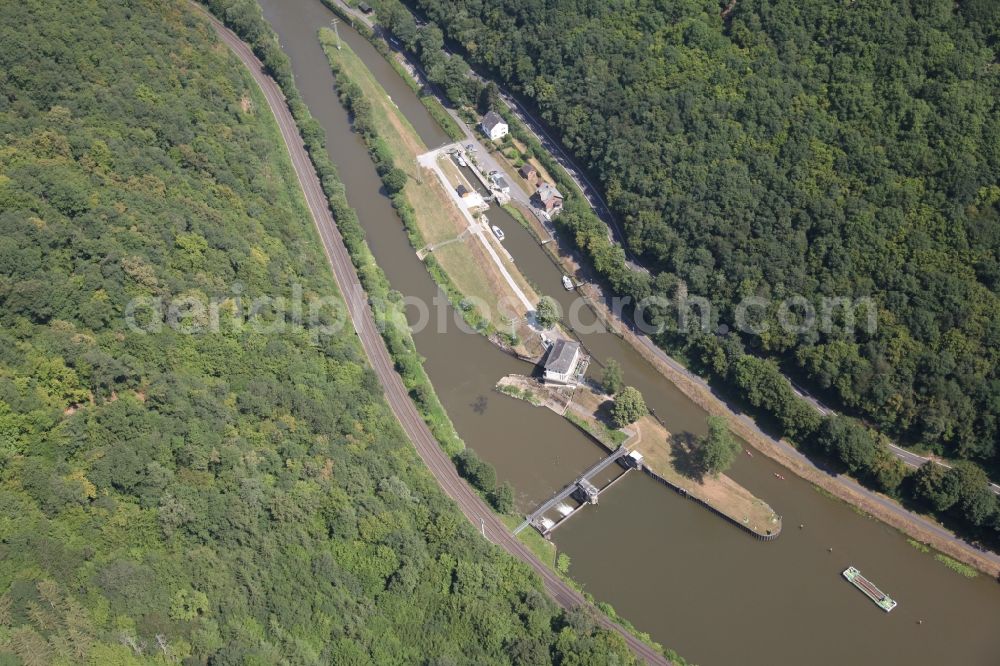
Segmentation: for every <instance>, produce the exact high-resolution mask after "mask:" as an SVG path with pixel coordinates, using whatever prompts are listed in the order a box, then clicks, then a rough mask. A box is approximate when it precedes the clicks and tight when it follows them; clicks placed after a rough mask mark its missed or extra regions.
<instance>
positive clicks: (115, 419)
mask: <svg viewBox="0 0 1000 666" xmlns="http://www.w3.org/2000/svg"><path fill="white" fill-rule="evenodd" d="M213 4H214V5H215V8H216V9H217V10H219V11H220V14H222V15H224V16H227V18H228V19H229V20H230V22H231V23H233V24H235V25H237V26H242V30H243V32H245V33H247V34H251V35H252V33H254V31H256V33H257V34H258V35H260V39H261V41H262V42H265V43H271V42H273V40H272V39H271V38H270V37H268V33H267V32H266V30H265V27H266V24H264V23H263V21H262V20H261V18H260V16H259V9H258V8H257V6H256V4H255V3H253V2H251V1H249V0H239V1H237V2H229V3H226V2H215V3H213ZM273 43H274V44H275V45H276V42H273ZM273 48H277V47H276V46H273ZM270 53H271V55H270V56H268V57H267V58H265V59H266V60H268V62H271V63H279V64H280V62H281V60H280V58H279V57H278V56H277V55H275V53H280V52H270ZM274 71H275V73H276V75H278V76H279V77H281V76H282V72H283V71H284V70H281V69H280V68H275V70H274ZM286 73H287V72H286ZM286 83H287V79H286ZM0 136H3V137H4V139H3V144H4V145H3V148H2V149H0V503H2V504H3V506H4V511H3V515H4V517H5V519H4V521H3V526H2V529H0V531H2V540H0V661H2V662H3V663H26V664H31V663H37V664H42V663H99V664H130V663H139V662H140V661H141V662H142V663H178V662H181V661H184V662H186V663H216V664H235V663H259V664H275V663H295V664H329V663H335V664H342V663H422V662H438V663H456V662H466V661H474V662H481V663H524V662H523V657H524V656H525V655H528V656H530V657H531V659H533V660H534V662H533V663H550V662H556V663H596V662H605V663H606V662H618V663H631V659H632V658H631V655H630V653H629V652H628V651H627V650H626V648H625V646H624V643H623V641H621V639H620V637H618V636H616V635H614V634H611V633H609V632H605V631H603V630H601V629H598V628H597V627H596V626H595V624H594V622H593V620H592V619H591V618H589V617H588V616H586V614H580V613H563V612H561V611H559V610H558V609H557V608H556V607H555V606H554V605H553V604H552V602H551V601H549V600H548V599H547V598H546V597H545V596H544V594H543V591H542V587H541V584H540V582H539V581H538V579H537V577H536V576H534V575H533V574H532V573H531V571H530V570H529V569H528V568H527V567H526V566H524V565H523V564H521V563H518V562H516V561H515V560H513V559H512V558H511V557H509V556H508V555H506V554H504V553H503V552H501V551H500V550H499V549H498V548H496V547H494V546H492V545H491V544H489V543H488V542H486V541H485V540H483V539H482V538H481V537H480V536H479V535H478V533H477V532H476V530H475V528H473V526H471V525H469V524H468V523H467V521H466V520H465V519H464V518H463V517H462V516H461V514H460V513H459V512H458V511H457V509H456V508H455V507H454V505H453V504H452V503H451V502H449V501H448V500H447V499H446V498H445V497H444V495H443V494H442V492H441V491H440V489H439V488H438V487H437V485H436V483H435V482H434V480H433V479H432V477H431V476H430V475H429V474H428V473H427V471H426V470H425V469H424V468H423V466H422V465H421V464H420V461H419V459H418V457H417V456H416V454H415V452H414V451H413V449H412V447H411V446H410V445H409V443H408V442H407V441H406V439H405V437H404V435H403V433H402V431H401V429H400V428H399V426H398V424H397V423H396V421H395V420H394V418H393V416H392V414H391V412H390V410H389V409H388V407H387V406H386V404H385V402H384V400H383V398H382V392H381V390H380V388H379V386H378V382H377V380H376V377H375V375H374V373H373V372H372V371H371V370H370V368H369V367H368V366H367V363H366V360H365V357H364V355H363V354H362V351H361V349H360V346H359V344H358V342H357V340H356V338H355V336H354V334H353V332H352V331H351V330H350V327H349V326H348V327H347V328H345V329H343V330H340V331H337V332H334V333H329V332H321V331H318V330H315V329H314V328H313V327H312V326H311V323H310V322H304V321H297V320H295V318H294V317H289V320H288V321H286V322H284V323H285V324H287V325H285V326H283V327H280V332H278V333H275V332H272V330H271V329H265V328H259V327H254V326H250V325H247V324H246V322H245V321H243V318H242V317H241V314H240V313H242V312H244V310H241V309H240V308H241V307H243V305H246V304H247V303H249V301H250V300H251V299H253V298H256V297H260V296H270V297H275V298H276V297H284V298H287V299H292V298H294V297H295V294H296V293H297V290H299V289H301V291H302V293H304V294H306V295H315V296H326V297H329V301H330V304H331V307H334V308H343V304H342V302H341V301H340V300H339V296H338V295H337V292H336V288H335V284H334V283H333V280H332V277H331V276H330V273H329V269H328V266H327V263H326V261H325V258H324V256H323V253H322V251H321V246H320V244H319V241H318V238H317V235H316V232H315V230H314V229H313V226H312V223H311V221H310V217H309V215H308V212H307V210H306V208H305V205H304V202H303V200H302V196H301V193H300V191H299V188H298V185H297V182H296V179H295V177H294V175H293V173H292V170H291V166H290V163H289V161H288V157H287V155H286V153H285V151H284V147H283V144H282V141H281V139H280V136H279V135H278V132H277V127H276V126H275V124H274V121H273V119H272V118H271V116H270V114H269V113H268V112H267V108H266V105H265V103H264V100H263V98H262V97H261V96H260V93H259V91H258V90H257V89H256V87H255V86H254V85H253V83H252V81H251V79H250V77H249V74H248V73H247V72H246V71H245V70H244V68H243V67H242V66H241V65H240V64H239V63H238V61H237V60H236V59H235V58H234V57H232V56H231V55H230V54H229V52H228V50H227V49H226V48H225V47H224V46H223V45H221V44H220V43H219V42H218V40H217V39H216V38H215V36H214V32H213V31H212V30H211V29H210V28H209V27H208V25H207V23H206V22H205V21H204V20H203V19H202V18H200V17H199V16H197V15H196V14H195V13H194V12H193V11H192V9H191V7H190V6H189V5H188V4H187V3H186V2H180V1H174V0H171V1H167V2H160V1H155V2H154V1H152V0H135V1H133V2H126V3H120V2H87V3H55V2H45V1H42V0H25V1H24V2H7V3H0ZM179 297H183V298H190V299H193V301H195V302H200V301H207V300H210V299H213V298H218V299H219V300H220V302H221V305H220V308H219V322H218V326H217V330H211V329H208V330H203V331H202V332H200V333H193V332H185V331H186V330H189V331H190V330H191V329H185V328H184V327H183V326H180V325H178V326H170V325H167V323H166V322H163V321H161V322H160V324H161V325H153V324H156V320H157V318H158V317H159V316H160V314H161V313H154V312H152V311H151V309H150V308H146V309H145V310H144V312H145V314H144V316H145V317H147V320H146V323H147V324H150V325H149V326H145V327H144V328H142V329H139V328H136V327H134V326H130V325H129V324H128V322H127V317H126V313H127V309H128V305H129V303H130V302H134V301H135V299H145V302H147V303H149V302H155V299H164V302H168V301H172V300H173V299H175V298H179ZM241 303H242V304H243V305H241ZM152 310H155V308H152ZM186 312H187V314H186V315H184V316H183V317H182V320H183V321H182V322H181V323H184V322H187V323H191V320H192V319H194V320H198V319H199V315H198V314H197V312H196V310H194V309H190V308H189V309H188V310H186ZM154 314H156V316H154ZM273 323H279V322H273ZM278 328H279V327H277V326H276V327H275V328H274V330H277V329H278ZM497 492H499V496H498V497H497V499H496V502H497V503H498V504H501V505H502V504H505V503H509V500H510V496H509V493H508V492H507V491H503V490H500V491H497Z"/></svg>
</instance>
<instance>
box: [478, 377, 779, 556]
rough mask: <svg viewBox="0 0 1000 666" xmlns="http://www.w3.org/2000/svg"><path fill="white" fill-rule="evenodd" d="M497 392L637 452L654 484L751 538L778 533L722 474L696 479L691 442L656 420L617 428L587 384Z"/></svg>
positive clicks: (756, 503)
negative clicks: (702, 506) (710, 513)
mask: <svg viewBox="0 0 1000 666" xmlns="http://www.w3.org/2000/svg"><path fill="white" fill-rule="evenodd" d="M497 390H498V391H500V392H501V393H504V394H505V395H509V396H511V397H513V398H518V399H521V400H526V401H527V402H529V403H531V404H532V405H535V406H536V407H545V408H547V409H550V410H552V411H553V412H555V413H556V414H559V415H560V416H563V417H564V418H566V419H568V420H569V421H571V422H572V423H574V424H575V425H577V426H578V427H579V428H581V429H582V430H584V431H586V432H587V433H588V434H590V435H591V436H592V437H594V439H596V440H597V441H598V442H600V443H601V444H602V445H603V446H604V447H605V448H606V449H608V450H609V451H611V450H614V449H616V448H617V447H618V446H619V445H624V446H625V447H626V448H627V449H629V450H630V451H637V452H639V453H641V454H642V456H643V465H644V466H645V468H646V471H647V473H649V474H650V476H652V477H653V478H654V479H656V480H658V481H660V482H661V483H663V484H664V485H666V486H668V487H670V488H672V489H673V490H675V491H677V492H678V493H680V494H681V495H683V496H685V497H689V498H691V499H693V500H695V501H697V502H699V503H701V504H703V505H704V506H705V507H707V508H709V509H710V510H712V511H713V512H715V513H717V514H718V515H720V516H722V517H723V518H725V519H726V520H728V521H729V522H732V523H733V524H735V525H737V526H738V527H740V528H741V529H743V530H744V531H746V532H749V533H750V534H751V535H753V536H755V537H757V538H759V539H762V540H767V541H769V540H771V539H774V538H776V537H777V536H778V534H780V533H781V517H780V516H778V515H777V514H776V513H775V512H774V510H773V509H772V508H771V507H770V506H769V505H768V504H767V503H766V502H764V501H763V500H762V499H760V498H758V497H755V496H754V495H753V494H752V493H751V492H750V491H748V490H747V489H746V488H744V487H743V486H741V485H740V484H738V483H736V482H735V481H734V480H733V479H731V478H729V477H728V476H726V475H725V474H720V475H718V476H710V475H704V476H703V475H700V474H698V473H697V472H696V471H695V469H694V466H693V465H692V463H691V456H692V451H693V447H694V442H692V441H690V439H688V438H681V437H675V436H674V434H673V433H671V432H669V431H668V430H667V428H666V427H664V425H663V424H661V423H660V422H659V420H658V419H657V418H656V417H655V416H653V415H651V414H647V415H646V416H644V417H642V418H641V419H639V420H638V421H636V422H635V423H633V424H632V425H630V426H628V427H627V428H622V429H616V428H614V427H613V426H612V425H611V424H610V423H609V422H608V418H607V413H608V411H609V409H610V406H611V404H612V403H613V399H612V397H611V396H609V395H605V394H603V393H600V392H598V391H597V390H596V389H594V388H593V387H591V386H589V385H580V386H577V387H553V386H547V385H545V384H543V383H541V382H539V381H538V380H536V379H533V378H531V377H525V376H522V375H508V376H507V377H503V378H502V379H501V380H500V381H499V382H497Z"/></svg>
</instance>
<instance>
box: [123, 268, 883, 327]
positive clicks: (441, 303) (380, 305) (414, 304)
mask: <svg viewBox="0 0 1000 666" xmlns="http://www.w3.org/2000/svg"><path fill="white" fill-rule="evenodd" d="M355 288H356V289H357V291H356V292H355V293H352V294H349V299H348V300H350V301H352V302H354V303H358V304H364V303H367V304H368V305H370V306H371V307H372V310H373V312H374V313H375V314H376V321H377V322H378V324H379V326H381V327H385V326H401V327H402V326H405V327H407V328H408V329H409V330H410V331H412V332H413V333H421V332H423V331H425V330H427V329H428V327H430V326H433V327H434V330H435V332H436V333H441V334H443V333H447V332H448V331H449V330H452V328H453V327H454V328H456V329H458V330H459V331H461V332H463V333H472V334H476V333H479V332H481V327H480V328H478V329H477V328H476V327H474V326H472V325H470V323H469V321H470V320H474V321H479V322H490V323H491V324H492V326H493V328H494V329H495V330H497V331H498V332H502V333H508V334H510V335H512V336H518V335H521V334H523V333H524V330H525V326H527V327H528V328H529V329H532V330H534V331H536V332H538V333H542V332H543V326H542V325H541V324H540V323H539V317H538V313H537V312H536V311H534V310H532V311H531V312H524V306H523V304H521V303H520V302H519V301H517V300H516V299H509V300H506V299H501V300H500V301H499V302H498V303H494V304H490V303H487V302H485V301H483V300H482V299H478V298H475V297H469V298H465V299H463V300H462V301H461V303H460V304H459V306H458V307H457V308H455V307H452V304H451V303H450V302H449V301H448V299H447V298H446V297H445V296H444V295H443V294H441V292H438V294H437V295H436V296H435V297H434V298H433V299H432V300H431V302H430V303H428V302H426V301H425V300H423V299H420V298H416V297H413V296H404V295H402V294H399V293H398V292H392V296H390V297H389V298H388V299H384V300H379V299H373V298H368V296H367V295H366V294H365V292H364V291H363V290H362V289H361V288H360V287H357V286H355ZM544 298H545V300H547V301H548V302H549V305H548V307H547V308H546V309H547V310H548V311H549V313H547V316H546V318H547V319H558V320H559V321H561V322H562V323H563V324H564V325H565V326H567V327H568V328H569V329H570V330H572V331H575V332H577V333H578V334H581V335H590V334H598V333H607V332H609V329H608V327H607V326H606V325H605V323H604V320H603V319H602V318H601V317H595V316H594V315H593V311H592V310H593V308H592V305H591V303H590V302H589V301H588V300H587V299H585V298H583V297H582V296H580V295H579V294H576V295H575V296H574V298H573V299H572V300H571V301H570V302H569V304H568V305H567V307H565V309H564V308H563V307H562V305H561V304H560V303H559V302H558V301H555V300H554V299H551V298H550V297H544ZM607 305H608V307H609V308H610V310H611V312H612V314H613V315H614V316H615V317H616V318H619V319H621V320H623V321H627V322H629V323H630V324H629V325H630V326H631V327H632V328H633V329H634V330H636V331H637V332H641V333H644V334H646V335H660V334H663V333H672V334H699V333H700V334H711V333H722V334H724V333H727V332H730V331H737V332H740V333H743V334H746V335H755V336H761V335H765V334H769V333H773V332H774V331H773V329H775V328H777V329H779V330H780V332H781V333H783V334H786V335H810V334H816V333H822V334H830V333H831V332H837V333H838V335H841V336H849V337H850V336H853V335H854V334H855V333H858V332H862V333H864V334H865V335H869V336H870V335H871V334H873V333H874V332H875V330H876V328H877V324H878V310H877V307H876V305H875V302H874V301H873V300H872V299H870V298H866V297H862V298H848V297H829V296H823V297H820V298H817V299H813V300H810V299H808V298H805V297H804V296H798V295H793V296H789V297H787V298H784V299H781V300H777V301H775V300H769V299H765V298H761V297H756V296H749V297H746V298H744V299H742V300H741V301H740V302H738V303H736V304H735V305H734V306H732V307H730V308H727V309H726V310H725V313H726V315H727V316H725V317H724V316H723V313H722V311H720V310H719V309H717V308H715V307H714V306H713V305H712V303H711V302H710V301H709V300H708V299H706V298H703V297H700V296H688V295H684V296H682V297H674V298H667V297H663V296H649V297H647V298H644V299H642V300H640V301H638V302H636V301H635V300H634V299H632V298H631V297H629V296H624V297H614V298H611V299H610V300H609V302H608V303H607ZM470 313H474V315H475V316H474V317H469V316H468V315H469V314H470ZM401 315H405V316H401ZM724 320H725V321H724ZM125 322H126V325H127V326H128V328H129V330H131V331H133V332H137V333H159V332H160V331H162V330H163V329H164V328H169V329H170V330H173V331H176V332H178V333H181V334H184V335H198V334H205V333H218V332H220V331H223V330H224V329H226V328H227V327H228V329H230V330H233V331H239V330H250V331H252V332H255V333H260V334H269V335H276V334H281V333H284V332H287V331H289V330H290V328H291V327H295V328H301V329H305V330H307V331H308V332H309V333H310V335H311V336H312V339H313V340H314V341H318V340H320V339H323V338H328V337H330V336H333V335H337V334H338V333H340V332H341V331H342V330H343V329H344V327H345V326H347V325H349V323H350V321H349V318H348V314H347V310H346V309H345V306H344V300H343V299H342V298H341V297H340V296H339V295H336V294H327V295H320V294H316V293H315V292H312V291H306V290H305V289H304V288H303V286H302V285H300V284H293V285H292V286H291V288H290V292H289V293H288V295H277V296H273V295H269V294H249V293H246V289H245V287H244V285H243V284H242V283H239V282H236V283H234V284H233V285H232V286H231V287H230V289H229V292H228V293H226V294H224V295H221V296H214V297H208V296H206V295H205V294H204V293H202V292H197V291H189V292H185V293H184V294H181V295H178V296H174V297H166V296H144V297H138V298H135V299H132V300H131V301H129V303H128V304H127V305H126V308H125ZM404 322H405V323H404Z"/></svg>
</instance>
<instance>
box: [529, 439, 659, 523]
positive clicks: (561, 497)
mask: <svg viewBox="0 0 1000 666" xmlns="http://www.w3.org/2000/svg"><path fill="white" fill-rule="evenodd" d="M630 453H632V452H631V451H629V450H628V449H627V448H625V446H624V445H620V446H619V447H618V448H617V449H615V450H614V451H612V452H611V454H610V455H608V456H607V457H605V458H602V459H601V460H598V461H597V462H596V463H594V464H593V465H591V466H590V467H589V468H587V470H586V471H584V472H583V473H582V474H581V475H580V476H578V477H576V479H574V480H573V482H572V483H570V484H568V485H567V486H566V487H565V488H563V489H562V490H560V491H559V492H557V493H556V494H555V495H553V496H552V497H551V498H549V499H548V500H547V501H546V502H545V503H543V504H542V505H541V506H539V507H538V508H537V509H535V510H534V511H533V512H532V513H531V514H529V515H528V516H527V517H526V518H525V519H524V522H523V523H521V524H520V525H518V526H517V527H516V528H515V529H514V534H517V533H519V532H520V531H521V530H523V529H524V528H526V527H528V526H529V525H530V526H532V527H534V528H535V529H536V530H538V531H539V532H540V533H541V534H542V536H544V537H548V536H549V534H550V533H551V532H552V531H553V530H555V529H556V528H557V527H559V526H560V525H561V524H563V523H564V522H566V521H567V520H568V519H569V518H570V517H572V516H573V515H574V514H575V513H576V512H577V511H579V510H580V509H582V508H583V507H585V506H586V505H588V504H597V500H598V498H599V497H600V495H601V493H603V492H604V491H605V490H607V489H608V488H610V487H611V486H613V485H614V484H615V483H617V481H618V480H619V479H621V478H622V476H625V474H627V473H628V472H629V471H631V470H632V469H635V468H636V467H638V466H639V465H641V464H642V463H641V456H639V457H638V458H635V457H633V456H630V455H629V454H630ZM623 459H624V460H623ZM619 461H621V462H622V463H623V466H624V467H625V473H623V474H622V475H621V476H619V477H616V478H615V479H614V480H612V481H611V482H610V483H608V484H607V485H605V486H604V487H601V488H598V487H597V486H595V485H594V483H593V482H592V481H591V479H593V478H594V477H595V476H597V475H598V474H600V473H601V472H603V471H604V470H605V469H607V468H608V467H610V466H611V465H612V464H614V463H616V462H619ZM570 497H573V498H576V499H577V500H579V501H580V505H579V506H577V507H576V508H575V509H571V508H570V507H569V505H567V504H566V503H565V501H566V500H567V499H569V498H570ZM554 508H555V509H558V511H559V516H560V517H559V520H557V521H553V520H551V519H549V518H546V517H545V514H546V513H548V512H549V511H551V510H552V509H554Z"/></svg>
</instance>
